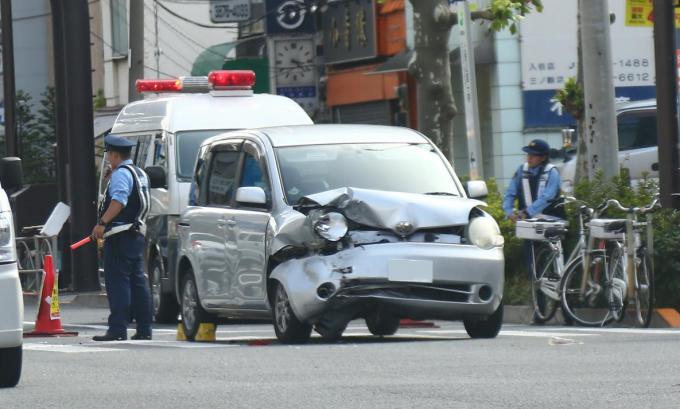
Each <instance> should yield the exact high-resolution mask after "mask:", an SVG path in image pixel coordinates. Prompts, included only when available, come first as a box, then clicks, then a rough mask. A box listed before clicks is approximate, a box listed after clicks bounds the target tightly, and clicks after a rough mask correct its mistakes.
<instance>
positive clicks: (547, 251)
mask: <svg viewBox="0 0 680 409" xmlns="http://www.w3.org/2000/svg"><path fill="white" fill-rule="evenodd" d="M563 199H564V204H566V203H576V202H579V203H581V206H580V207H579V239H578V242H577V243H576V245H575V246H574V248H573V249H572V251H571V254H570V255H569V258H568V259H567V262H566V263H565V261H564V250H563V247H562V239H563V238H564V237H565V236H566V234H567V231H568V230H567V222H566V221H562V220H559V219H556V220H549V219H525V220H519V221H518V222H517V224H516V230H515V235H516V236H517V237H518V238H522V239H525V240H529V241H530V242H531V258H532V263H531V266H532V268H531V270H532V271H531V294H532V304H533V310H534V322H535V323H543V322H546V321H549V320H550V319H552V318H553V316H554V315H555V313H556V311H557V307H558V305H559V304H560V303H561V286H562V278H563V276H564V272H565V271H566V267H565V265H566V266H569V265H571V264H572V263H573V261H574V260H576V259H577V258H579V257H581V256H582V253H583V251H584V249H585V248H586V228H585V223H584V220H585V219H588V218H590V217H591V216H592V213H593V209H591V208H589V207H587V206H585V205H584V204H583V202H581V201H579V200H578V199H576V198H574V197H564V198H563ZM537 244H538V245H539V248H538V251H536V245H537ZM565 319H566V320H567V321H569V317H565Z"/></svg>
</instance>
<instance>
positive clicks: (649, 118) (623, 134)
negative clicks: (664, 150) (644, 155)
mask: <svg viewBox="0 0 680 409" xmlns="http://www.w3.org/2000/svg"><path fill="white" fill-rule="evenodd" d="M617 122H618V132H619V150H621V151H627V150H631V149H640V148H649V147H653V146H657V135H656V114H655V113H654V112H629V113H623V114H621V115H619V118H618V119H617Z"/></svg>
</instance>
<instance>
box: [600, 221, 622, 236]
mask: <svg viewBox="0 0 680 409" xmlns="http://www.w3.org/2000/svg"><path fill="white" fill-rule="evenodd" d="M625 230H626V222H625V220H617V221H615V222H611V223H609V224H607V225H606V226H604V231H606V232H608V233H623V232H624V231H625Z"/></svg>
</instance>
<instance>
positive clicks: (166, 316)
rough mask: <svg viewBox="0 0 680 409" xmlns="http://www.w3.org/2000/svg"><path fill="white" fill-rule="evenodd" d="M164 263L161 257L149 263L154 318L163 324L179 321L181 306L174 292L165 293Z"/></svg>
mask: <svg viewBox="0 0 680 409" xmlns="http://www.w3.org/2000/svg"><path fill="white" fill-rule="evenodd" d="M162 275H163V265H162V262H161V259H160V258H159V257H154V258H153V259H152V260H151V263H149V287H150V289H151V302H152V306H153V317H154V320H155V321H156V322H158V323H161V324H172V323H174V322H177V313H178V312H179V311H178V310H179V306H178V305H177V300H176V299H175V297H174V296H173V295H172V294H163V288H162V286H161V277H162Z"/></svg>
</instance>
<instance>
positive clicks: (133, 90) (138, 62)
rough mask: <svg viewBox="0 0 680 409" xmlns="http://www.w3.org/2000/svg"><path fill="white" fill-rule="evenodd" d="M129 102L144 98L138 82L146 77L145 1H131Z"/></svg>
mask: <svg viewBox="0 0 680 409" xmlns="http://www.w3.org/2000/svg"><path fill="white" fill-rule="evenodd" d="M128 65H129V70H128V75H129V77H128V102H132V101H137V100H139V99H142V96H141V95H140V94H139V93H138V92H137V86H136V82H137V80H138V79H140V78H144V1H143V0H132V1H130V50H129V51H128Z"/></svg>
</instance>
